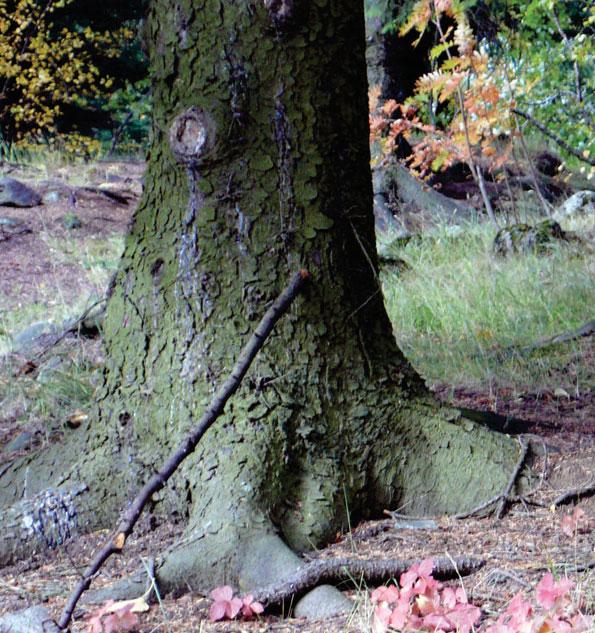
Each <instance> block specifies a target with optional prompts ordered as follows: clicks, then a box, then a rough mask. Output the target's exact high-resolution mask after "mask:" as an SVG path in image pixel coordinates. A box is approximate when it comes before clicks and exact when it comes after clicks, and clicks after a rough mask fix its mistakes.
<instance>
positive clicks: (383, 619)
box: [372, 604, 391, 633]
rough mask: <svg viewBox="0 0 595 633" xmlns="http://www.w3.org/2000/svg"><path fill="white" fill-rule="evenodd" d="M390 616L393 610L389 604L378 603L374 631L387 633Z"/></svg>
mask: <svg viewBox="0 0 595 633" xmlns="http://www.w3.org/2000/svg"><path fill="white" fill-rule="evenodd" d="M390 616H391V610H390V609H389V608H388V607H387V606H385V605H383V604H379V605H377V606H376V608H375V609H374V616H373V618H372V633H385V631H386V630H387V629H388V623H389V620H390Z"/></svg>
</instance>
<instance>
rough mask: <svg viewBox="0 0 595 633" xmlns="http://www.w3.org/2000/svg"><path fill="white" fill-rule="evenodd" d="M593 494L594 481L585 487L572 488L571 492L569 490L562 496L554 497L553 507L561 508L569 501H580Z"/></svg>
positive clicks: (594, 490)
mask: <svg viewBox="0 0 595 633" xmlns="http://www.w3.org/2000/svg"><path fill="white" fill-rule="evenodd" d="M594 494H595V479H593V481H591V482H589V483H588V484H586V485H585V486H581V487H580V488H574V489H573V490H569V491H568V492H565V493H564V494H562V495H560V496H559V497H556V498H555V499H554V502H553V503H552V505H553V506H561V505H564V504H566V503H570V502H571V501H577V500H578V499H582V498H583V497H590V496H592V495H594Z"/></svg>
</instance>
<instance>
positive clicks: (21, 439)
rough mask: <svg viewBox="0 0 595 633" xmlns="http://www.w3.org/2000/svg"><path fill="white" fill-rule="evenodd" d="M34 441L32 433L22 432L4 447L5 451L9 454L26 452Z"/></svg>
mask: <svg viewBox="0 0 595 633" xmlns="http://www.w3.org/2000/svg"><path fill="white" fill-rule="evenodd" d="M32 440H33V435H32V434H31V433H29V432H27V431H22V432H21V433H19V434H18V435H17V436H16V437H15V438H14V439H12V440H11V441H10V442H8V444H7V445H6V446H5V447H4V450H5V451H6V452H8V453H13V452H17V451H24V450H26V449H27V448H29V445H30V444H31V441H32Z"/></svg>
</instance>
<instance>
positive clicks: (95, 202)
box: [0, 163, 595, 633]
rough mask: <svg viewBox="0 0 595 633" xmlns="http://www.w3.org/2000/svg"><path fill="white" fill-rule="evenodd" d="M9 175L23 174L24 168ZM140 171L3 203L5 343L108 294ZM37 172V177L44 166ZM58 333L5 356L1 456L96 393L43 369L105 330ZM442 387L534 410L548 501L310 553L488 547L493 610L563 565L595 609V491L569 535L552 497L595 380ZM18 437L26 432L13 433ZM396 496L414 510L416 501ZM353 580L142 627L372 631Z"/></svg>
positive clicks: (152, 620)
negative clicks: (558, 387) (15, 204)
mask: <svg viewBox="0 0 595 633" xmlns="http://www.w3.org/2000/svg"><path fill="white" fill-rule="evenodd" d="M93 170H94V171H93ZM9 175H11V176H13V177H17V178H21V177H23V176H26V174H24V173H19V171H18V170H15V173H11V174H9ZM69 176H71V174H69ZM141 178H142V165H141V164H133V165H131V164H123V163H122V164H117V163H112V164H110V165H99V166H95V167H93V169H90V170H87V172H86V173H85V174H84V175H81V177H80V184H79V185H78V186H76V187H75V186H74V185H72V178H70V180H69V183H70V184H68V185H67V184H66V179H65V178H64V179H61V178H60V176H59V174H58V175H56V172H55V171H54V172H53V173H52V177H51V178H50V179H46V180H48V182H46V183H45V184H44V185H43V187H44V191H45V192H46V193H47V192H49V191H60V192H61V193H60V195H58V196H54V199H55V201H53V202H47V203H46V204H45V205H43V206H40V207H35V208H32V209H17V208H9V207H0V216H2V217H4V218H13V219H14V220H16V221H17V222H16V223H15V224H11V225H10V229H6V228H5V227H6V226H7V225H2V226H0V246H1V251H0V310H1V312H0V326H2V329H0V343H1V342H2V341H1V338H2V335H3V334H4V336H5V342H4V345H5V348H6V347H7V342H6V341H7V340H8V338H9V337H13V338H14V335H15V333H16V332H17V331H18V330H21V329H22V328H23V327H25V326H29V327H30V326H31V323H32V322H34V321H37V320H39V319H40V318H43V319H44V320H49V319H53V320H54V321H56V322H60V320H61V319H64V318H72V317H73V316H76V315H77V314H78V313H80V311H81V309H84V307H85V306H86V305H89V303H90V302H92V301H93V300H94V298H98V297H101V295H102V293H103V292H104V291H105V287H106V285H107V281H108V279H109V276H110V275H111V272H112V271H113V270H114V269H115V266H116V264H117V257H118V253H119V249H120V248H121V240H122V236H123V235H124V234H125V232H126V229H127V227H128V225H129V221H130V218H131V216H132V212H133V210H134V207H135V204H136V202H137V201H138V197H139V195H140V189H141ZM35 182H39V175H38V176H37V177H36V179H35ZM108 185H109V186H108ZM106 191H107V192H109V193H106ZM69 214H70V215H76V216H77V218H78V219H79V220H80V223H81V225H80V226H79V227H78V228H68V224H69V221H70V220H72V218H71V217H70V215H69ZM18 315H24V316H22V317H21V318H19V316H18ZM44 322H45V321H44ZM42 330H43V328H41V329H40V331H42ZM55 334H56V332H55V331H53V332H49V333H48V332H44V334H43V336H42V338H41V339H38V340H36V341H35V345H37V346H38V347H35V345H32V346H31V347H27V348H26V349H25V350H21V351H20V352H19V353H14V352H10V353H5V355H4V357H3V360H2V361H0V468H1V467H2V464H3V463H6V462H7V461H9V460H10V459H13V458H14V457H16V456H19V455H23V454H24V453H25V452H26V451H29V450H33V449H35V448H37V447H39V446H42V445H43V443H44V442H47V441H53V439H55V438H59V437H60V435H61V434H62V433H67V432H68V428H67V424H66V420H67V418H68V415H70V414H72V413H74V412H75V410H76V409H79V408H83V410H84V407H85V405H86V404H88V402H90V397H91V396H90V395H89V394H88V393H87V392H85V391H84V390H82V393H83V395H81V391H77V390H76V389H73V388H72V385H70V390H67V389H65V388H64V385H62V392H61V395H60V397H57V396H55V394H54V395H52V394H50V395H48V393H47V391H48V390H51V389H52V388H53V387H52V385H53V386H54V387H55V386H56V385H57V384H58V383H57V382H56V380H54V382H52V381H51V380H50V381H48V380H44V381H40V380H39V379H40V376H41V375H42V374H44V372H43V370H44V368H47V369H48V371H49V370H50V369H51V367H50V366H51V365H52V362H53V360H55V359H59V362H60V363H61V367H62V368H64V367H68V368H70V369H72V368H81V367H83V366H84V369H85V371H87V370H89V368H91V369H93V368H95V369H97V368H99V367H100V366H101V364H102V363H103V351H102V348H101V342H100V340H99V339H97V338H95V339H92V338H90V339H84V338H79V337H78V336H75V334H74V333H72V334H70V335H69V336H67V337H65V338H64V339H63V340H61V341H60V343H59V344H58V345H56V346H55V347H50V348H49V349H48V350H47V351H46V352H45V354H44V355H42V356H36V354H37V352H38V351H39V346H43V345H44V344H45V345H47V344H48V343H51V342H52V336H54V337H55ZM44 337H45V338H44ZM1 349H2V346H1V345H0V350H1ZM581 349H583V351H584V354H585V355H587V356H589V358H587V359H586V361H587V362H592V361H593V360H594V359H595V350H594V349H593V346H592V345H587V346H584V347H582V348H581ZM54 365H55V362H54ZM48 371H46V372H45V374H44V375H45V376H46V378H47V376H48ZM81 371H82V370H81ZM69 384H70V383H69ZM552 384H555V377H554V379H553V380H552ZM434 390H435V392H436V395H437V397H438V398H440V399H441V400H443V401H445V402H448V403H450V404H454V405H455V406H461V407H466V408H470V409H477V410H484V411H491V412H498V413H501V414H503V415H509V416H512V417H515V418H520V419H523V420H527V421H528V422H530V427H529V429H528V432H527V434H526V435H525V437H526V438H527V439H529V440H530V441H531V442H532V443H533V444H534V445H535V446H536V447H537V448H538V453H539V455H538V456H537V457H536V459H535V462H534V464H533V468H534V471H535V473H537V475H538V481H539V483H538V485H537V487H536V489H535V491H534V493H533V494H532V495H531V500H532V501H535V502H539V503H540V504H541V505H526V504H514V505H512V506H511V507H510V508H509V509H508V512H507V513H506V515H505V516H504V517H503V518H502V519H500V520H498V519H496V518H494V517H493V516H489V517H482V518H480V517H471V518H466V519H462V520H457V519H454V518H452V517H447V516H444V517H437V518H435V525H434V526H433V527H431V528H428V529H403V528H400V527H398V526H397V525H396V523H395V522H394V520H392V519H388V518H384V519H381V520H380V521H376V522H367V523H364V524H361V525H358V526H354V528H353V530H352V531H351V532H350V533H349V534H346V535H342V536H338V538H337V541H336V542H335V543H333V544H331V545H330V546H329V547H328V548H326V549H325V550H322V551H319V552H316V553H313V554H312V558H325V557H338V556H340V557H346V556H351V557H358V558H369V557H382V558H401V559H408V560H422V559H424V558H428V557H443V556H452V557H456V556H470V557H474V558H481V559H483V560H484V561H485V565H484V566H483V567H482V568H481V570H480V571H478V572H476V573H475V574H473V575H471V576H469V577H466V578H463V579H462V581H460V582H462V583H463V585H464V587H465V589H466V591H467V593H468V595H469V598H470V600H471V601H473V602H474V603H475V604H477V605H478V606H480V607H481V608H482V610H483V612H484V613H485V614H486V616H494V615H496V614H498V613H502V612H503V611H504V609H505V607H506V605H507V603H508V602H509V601H510V599H511V598H512V597H513V596H514V595H515V594H516V593H517V592H518V591H519V590H522V591H525V592H527V593H528V594H530V592H531V587H534V586H535V585H536V583H537V582H538V581H539V579H540V578H541V577H542V576H543V575H544V573H546V572H547V571H552V572H554V574H555V575H558V576H568V577H569V578H571V579H572V580H574V581H575V582H577V586H578V588H579V590H580V591H581V594H582V598H583V602H584V607H583V608H584V609H585V610H586V611H590V612H591V613H593V612H594V611H595V589H594V587H595V549H594V548H595V539H594V538H593V535H594V533H595V497H593V496H591V497H586V498H583V499H581V500H579V501H578V503H577V507H580V508H581V509H582V510H584V512H585V514H586V517H584V518H583V519H581V520H580V521H579V523H578V525H577V526H576V528H577V529H575V530H574V533H573V534H571V535H570V536H569V535H568V534H567V533H566V532H565V531H564V530H563V529H562V527H563V523H562V521H563V518H564V517H565V516H567V515H569V514H571V513H572V512H573V510H574V507H573V505H572V504H567V505H560V506H558V507H556V508H553V507H551V506H552V503H553V501H554V500H555V499H556V498H557V497H558V496H559V495H560V494H563V493H565V492H567V491H569V490H572V489H574V488H577V487H581V486H584V485H586V484H588V483H589V482H593V481H595V394H593V393H592V391H590V390H589V389H588V388H587V389H584V388H583V389H582V391H581V393H580V394H578V395H576V394H575V395H569V394H568V393H565V394H564V395H560V394H555V393H554V390H553V389H541V390H539V391H532V392H527V393H519V392H518V390H507V389H504V388H503V389H500V390H496V391H495V390H494V389H490V390H489V391H488V390H487V389H486V390H482V389H481V388H471V387H469V386H459V385H452V384H439V385H437V386H435V387H434ZM65 393H66V395H65ZM32 398H37V399H38V400H44V399H45V400H44V401H45V403H46V404H45V407H40V406H39V404H38V403H36V404H32V402H31V399H32ZM52 398H54V399H53V400H52ZM85 398H87V400H85ZM50 418H51V419H50ZM48 420H50V421H49V422H48ZM19 438H24V441H22V442H20V443H19V442H18V441H17V442H16V443H15V441H16V440H18V439H19ZM9 446H11V447H12V448H11V450H10V452H9V451H8V450H7V447H9ZM390 510H393V511H398V512H402V513H404V514H406V508H402V509H398V508H390ZM181 530H182V526H181V525H172V524H169V523H164V524H161V525H159V526H157V527H156V528H155V527H154V526H152V528H151V529H149V526H148V524H143V523H142V521H141V525H140V526H139V529H138V532H137V533H135V535H134V536H133V537H131V539H130V540H129V542H128V543H127V548H126V551H125V553H124V555H123V556H122V557H120V558H116V559H111V560H110V561H109V562H108V563H107V564H106V566H105V567H104V569H103V570H102V571H101V573H100V575H99V576H98V577H97V578H96V580H95V581H94V585H93V586H94V588H99V587H102V586H107V585H109V584H110V583H111V582H113V581H114V580H115V579H118V578H120V577H122V576H123V575H125V574H128V573H131V572H133V571H136V570H137V569H138V568H139V567H140V566H141V564H142V563H141V561H142V560H145V561H147V560H149V559H151V558H153V557H154V556H156V555H158V553H159V552H160V551H161V550H163V548H164V547H166V546H167V545H168V544H169V543H171V542H173V541H174V540H175V539H176V537H177V536H178V535H179V534H180V532H181ZM104 538H105V533H95V534H90V535H85V536H80V537H78V538H76V539H74V540H72V541H71V542H69V544H68V546H67V547H65V548H62V549H60V550H55V551H50V552H44V553H39V554H37V555H35V556H33V557H31V558H30V559H29V560H26V561H22V562H20V563H18V564H16V565H13V566H9V567H5V568H3V569H1V570H0V615H2V614H5V613H9V612H14V611H17V610H20V609H24V608H26V607H28V606H32V605H35V604H43V605H44V606H46V608H47V609H48V610H49V611H50V613H51V614H52V616H53V617H56V618H57V616H58V615H59V613H60V610H61V609H62V607H63V606H64V603H65V600H66V597H67V596H68V593H69V592H70V591H71V590H72V588H73V587H74V585H75V584H76V582H77V581H78V578H79V574H80V573H81V570H82V569H83V568H84V567H85V566H86V564H87V562H88V561H89V560H90V559H91V557H92V555H93V553H94V552H95V551H96V550H97V549H98V547H99V546H100V544H101V543H102V540H103V539H104ZM356 585H357V586H356ZM343 588H344V589H345V590H346V591H347V592H348V593H349V594H350V595H351V596H353V597H354V605H355V606H354V612H353V614H351V615H350V616H348V617H343V618H336V619H333V620H327V621H320V622H306V621H303V620H297V619H291V618H282V617H281V615H280V614H275V615H266V614H265V615H264V616H263V617H261V618H260V619H258V620H256V621H254V622H234V623H229V622H228V623H209V622H208V607H209V603H210V601H209V600H208V599H206V598H205V597H204V596H198V595H192V594H188V595H186V596H183V597H181V598H177V599H173V598H169V597H164V598H163V599H162V601H161V603H160V604H155V605H153V606H152V608H151V609H150V611H149V612H147V613H144V614H141V615H140V625H139V626H138V628H137V629H136V630H137V631H139V632H140V633H149V632H152V631H165V632H167V631H170V632H172V633H182V632H184V633H189V632H192V631H204V632H208V631H250V632H256V631H262V630H270V631H288V632H298V631H300V632H312V633H314V632H323V631H369V630H370V621H371V613H372V609H371V606H370V603H369V599H367V597H366V596H367V593H366V591H365V589H366V588H365V586H363V585H362V584H360V583H357V579H353V580H352V581H350V582H349V583H347V584H346V585H345V586H344V587H343ZM94 608H96V607H93V606H90V605H89V606H87V605H84V604H82V605H81V607H80V609H78V610H77V612H76V613H75V625H74V629H73V630H76V631H84V630H86V629H85V627H86V624H85V620H84V617H85V614H87V613H89V612H91V611H92V610H93V609H94Z"/></svg>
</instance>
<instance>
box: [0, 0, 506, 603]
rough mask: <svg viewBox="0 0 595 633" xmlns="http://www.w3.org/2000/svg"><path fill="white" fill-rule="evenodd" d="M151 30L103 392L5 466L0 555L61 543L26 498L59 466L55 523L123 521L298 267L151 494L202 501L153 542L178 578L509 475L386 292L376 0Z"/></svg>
mask: <svg viewBox="0 0 595 633" xmlns="http://www.w3.org/2000/svg"><path fill="white" fill-rule="evenodd" d="M148 30H149V34H150V41H151V47H150V48H151V66H152V72H153V76H154V86H155V92H154V102H155V112H154V139H153V143H152V147H151V151H150V157H149V166H148V171H147V175H146V183H147V185H146V189H145V193H144V197H143V200H142V202H141V204H140V206H139V208H138V210H137V212H136V215H135V218H134V225H133V227H132V230H131V233H130V235H129V236H128V238H127V241H126V247H125V253H124V256H123V258H122V262H121V265H120V270H119V273H118V277H117V283H116V287H115V291H114V293H113V295H112V297H111V300H110V302H109V308H108V316H107V322H106V326H105V339H106V345H107V350H108V353H109V359H108V363H107V368H106V371H105V379H104V381H103V385H102V386H101V387H100V389H99V390H98V410H97V415H96V416H94V417H93V420H92V421H91V422H90V423H89V425H88V427H87V428H85V429H79V430H77V431H73V432H72V433H73V434H72V436H71V437H70V438H69V440H68V442H67V444H66V446H61V447H54V448H53V449H50V450H49V451H46V452H45V453H43V454H39V455H35V456H33V457H30V458H27V459H26V460H21V461H19V462H15V463H13V464H12V465H11V466H10V467H9V468H8V469H6V470H5V472H3V473H1V476H0V502H1V503H4V504H6V505H8V506H9V509H8V510H7V512H5V513H4V514H3V515H2V517H3V518H2V519H0V523H1V524H3V525H2V526H0V527H3V528H5V529H3V534H8V536H5V537H4V541H3V543H4V546H3V547H2V548H0V558H1V559H2V560H4V561H8V560H11V559H14V558H15V557H17V556H19V555H23V554H24V553H26V552H27V551H31V549H32V548H35V547H43V546H45V542H44V540H43V535H42V536H39V535H40V530H39V529H38V528H36V527H35V526H33V525H32V524H31V521H32V520H33V519H31V518H29V517H33V518H35V517H37V516H38V515H39V513H38V514H37V515H35V516H34V512H33V509H34V508H39V507H43V503H44V501H43V499H44V495H46V493H47V490H48V482H53V483H52V490H53V492H52V494H53V495H54V497H56V498H58V499H61V502H60V503H61V504H62V505H61V506H60V508H61V510H60V511H59V512H58V513H57V515H58V516H59V517H61V520H60V521H57V520H55V519H54V518H52V516H53V515H50V513H49V512H46V513H45V514H43V513H42V516H43V517H45V519H44V520H45V525H46V527H45V528H44V530H45V532H46V533H48V534H49V533H50V532H51V530H53V532H51V533H52V534H53V533H56V534H58V537H57V538H56V539H55V540H61V539H63V538H65V537H66V536H67V534H66V532H67V528H68V527H72V526H74V523H75V520H74V518H73V517H74V515H76V516H77V517H78V524H79V526H81V527H83V528H84V529H95V528H99V527H106V526H109V525H111V524H112V523H113V521H114V519H115V516H116V514H117V513H118V511H119V510H120V509H121V508H122V507H123V506H124V505H125V504H126V501H127V499H130V498H131V497H132V496H133V495H134V493H135V492H136V491H137V489H138V488H139V487H140V485H141V484H142V483H144V482H145V481H146V479H147V477H148V475H149V474H151V473H152V472H153V470H154V468H155V465H156V464H159V463H161V462H162V461H163V460H164V458H165V457H166V456H167V455H169V453H170V452H171V451H172V450H173V449H174V447H175V446H176V443H177V442H178V440H179V439H180V437H181V436H182V435H183V434H184V432H185V431H186V430H187V429H188V428H189V426H190V425H191V423H192V420H193V419H196V418H198V417H199V416H200V413H201V412H202V410H203V409H204V407H205V406H206V405H207V404H208V402H209V400H210V398H211V395H212V394H213V392H214V390H215V389H216V386H217V385H219V384H220V383H221V382H222V380H224V378H225V377H226V372H227V371H228V370H229V369H230V368H231V367H232V365H233V363H234V361H235V359H236V357H237V355H238V353H239V350H240V349H241V347H242V344H243V343H244V342H245V341H246V339H247V337H248V336H249V335H250V332H251V329H252V328H253V327H254V325H255V324H256V322H257V319H258V318H259V317H260V316H261V315H262V314H263V313H264V312H265V310H266V308H267V306H268V305H269V303H270V302H271V301H272V300H273V299H274V298H275V297H276V295H277V294H278V293H279V292H280V290H281V289H282V288H283V286H284V285H285V283H286V281H287V279H288V277H289V275H290V273H291V272H292V271H295V270H297V269H298V268H301V267H305V268H307V269H308V270H310V272H311V273H312V282H311V283H310V285H309V287H308V289H307V291H306V293H305V294H304V295H303V296H301V297H299V298H298V299H297V300H296V302H295V303H294V304H293V306H292V308H291V309H290V312H289V314H288V315H287V316H286V317H284V319H283V320H282V321H281V322H280V323H279V324H278V326H277V328H276V331H275V332H274V333H273V335H272V337H271V338H270V340H269V341H268V342H267V344H266V345H265V347H264V349H263V350H262V352H261V354H260V355H259V357H258V358H257V359H256V361H255V363H254V366H253V368H252V370H251V371H250V373H249V375H248V376H247V377H246V379H245V380H244V382H243V384H242V386H241V388H240V390H239V392H238V394H237V395H236V396H235V397H234V399H233V400H232V401H231V402H230V403H229V404H228V406H227V410H226V412H225V414H224V415H223V416H222V417H221V418H220V419H219V421H218V422H217V423H216V424H215V426H214V427H213V428H212V429H210V430H209V431H208V433H207V435H206V436H205V438H204V441H203V442H202V443H201V444H200V445H199V447H198V449H197V451H196V454H195V455H194V456H193V457H191V458H190V459H188V460H187V461H186V462H185V463H184V464H183V465H182V467H181V468H180V470H179V472H178V473H177V474H176V475H175V476H174V477H173V479H172V483H171V485H169V486H168V488H167V489H166V490H165V491H163V492H162V493H160V494H159V498H157V499H155V500H154V506H153V507H152V508H151V511H152V512H154V513H155V514H156V515H160V516H164V517H172V516H177V517H181V518H183V519H184V520H185V521H186V522H187V527H186V532H185V536H184V538H183V540H182V541H181V542H180V543H179V544H177V545H176V546H175V547H174V549H173V550H172V551H169V552H165V553H163V556H162V558H161V559H160V562H159V563H158V565H157V568H156V569H157V577H158V580H159V581H160V583H161V585H162V589H163V590H165V591H168V590H176V589H179V590H185V589H187V588H188V587H192V588H194V589H198V590H203V591H207V590H209V589H211V588H212V587H214V586H215V585H218V584H221V583H223V582H230V583H232V584H234V585H236V586H238V585H240V586H242V587H250V586H253V585H255V584H259V585H260V584H264V583H267V582H270V581H272V580H275V579H277V578H280V577H282V576H283V575H284V574H287V573H289V572H291V571H292V569H293V568H295V566H296V565H298V564H299V560H298V559H297V558H296V557H295V555H294V554H293V553H292V551H291V550H294V551H298V552H301V551H304V550H307V549H310V548H312V547H315V546H319V545H322V544H324V543H326V542H328V540H329V539H330V538H332V537H333V536H334V535H335V534H336V533H337V531H340V530H346V529H347V528H348V525H349V523H348V520H347V518H348V517H347V515H348V513H349V514H350V515H351V519H350V520H351V524H354V523H355V522H357V521H358V520H360V519H363V518H371V517H374V516H378V515H380V514H381V512H382V510H383V509H384V508H397V507H401V508H404V509H405V511H407V512H410V513H444V512H451V511H462V510H466V509H470V508H472V507H474V506H475V505H477V504H478V503H479V502H481V501H483V500H484V499H486V498H489V497H491V496H493V495H494V494H496V493H497V492H499V491H501V490H502V489H503V488H504V486H505V484H506V481H507V476H508V473H509V472H510V470H511V469H512V467H513V465H514V462H515V460H516V458H517V454H518V449H517V446H516V445H515V444H514V443H513V442H512V441H511V440H510V439H509V438H508V437H506V436H500V435H496V434H493V433H491V432H489V431H488V430H486V429H485V428H482V427H480V426H478V425H476V424H474V423H473V422H471V421H469V420H465V419H462V418H461V417H460V415H459V414H458V413H457V412H454V411H452V410H448V409H441V408H439V407H438V406H437V405H436V403H435V402H434V400H433V399H432V398H431V396H430V395H429V394H428V392H427V390H426V388H425V386H424V384H423V382H422V380H421V379H420V378H419V376H418V375H417V374H416V373H415V372H414V370H413V369H412V368H411V366H410V365H409V364H408V362H407V361H406V360H405V358H404V357H403V355H402V354H401V352H400V351H399V350H398V349H397V347H396V344H395V341H394V338H393V335H392V329H391V325H390V323H389V320H388V318H387V315H386V312H385V309H384V305H383V301H382V293H381V290H380V287H379V283H378V276H377V257H376V248H375V241H374V223H373V214H372V186H371V178H370V168H369V149H368V128H367V116H366V114H367V101H366V68H365V64H364V21H363V16H362V7H361V2H360V1H359V0H316V1H315V2H302V1H300V0H295V2H290V1H289V0H284V1H282V2H281V1H279V2H276V1H274V0H267V1H265V2H264V3H263V2H258V3H252V2H242V3H232V2H229V1H228V0H204V1H199V0H194V1H191V0H176V1H174V0H154V1H153V3H152V8H151V16H150V22H149V29H148ZM172 146H173V150H172ZM174 150H175V151H174ZM36 495H37V496H36ZM68 495H70V496H68ZM25 497H26V498H27V500H26V501H24V499H25ZM33 522H34V521H33ZM11 524H12V525H13V529H12V530H9V529H8V525H11ZM62 524H64V526H66V527H60V525H62ZM27 535H29V537H31V536H35V535H37V536H38V537H39V538H37V540H35V538H28V539H26V538H25V537H26V536H27ZM279 536H280V537H281V538H279ZM281 539H283V541H282V540H281ZM284 543H285V544H287V545H288V546H289V548H291V550H290V549H289V548H287V546H286V545H285V544H284Z"/></svg>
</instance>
